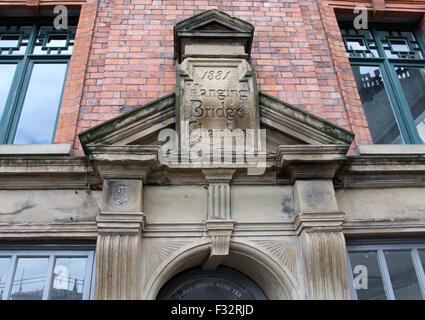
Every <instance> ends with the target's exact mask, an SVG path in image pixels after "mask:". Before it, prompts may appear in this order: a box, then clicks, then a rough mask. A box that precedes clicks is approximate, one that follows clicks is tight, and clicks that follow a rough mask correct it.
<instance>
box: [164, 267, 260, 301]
mask: <svg viewBox="0 0 425 320" xmlns="http://www.w3.org/2000/svg"><path fill="white" fill-rule="evenodd" d="M156 299H157V300H267V297H266V295H265V294H264V292H263V291H262V290H261V288H260V287H259V286H258V285H257V284H256V283H255V282H254V281H253V280H251V279H250V278H248V277H247V276H246V275H244V274H243V273H241V272H239V271H237V270H235V269H232V268H228V267H218V268H217V269H216V270H201V269H200V268H193V269H190V270H186V271H183V272H181V273H179V274H178V275H176V276H174V277H173V278H172V279H171V280H170V281H168V282H167V283H166V284H165V285H164V286H163V287H162V288H161V290H160V291H159V293H158V295H157V298H156Z"/></svg>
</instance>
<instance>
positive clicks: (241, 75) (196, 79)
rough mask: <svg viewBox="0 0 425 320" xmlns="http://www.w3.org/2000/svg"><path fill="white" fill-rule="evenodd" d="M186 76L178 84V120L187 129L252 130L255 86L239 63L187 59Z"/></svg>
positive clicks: (239, 60)
mask: <svg viewBox="0 0 425 320" xmlns="http://www.w3.org/2000/svg"><path fill="white" fill-rule="evenodd" d="M182 69H183V70H186V72H187V74H188V76H187V77H185V78H184V81H182V82H181V83H180V85H181V86H182V88H184V90H183V92H182V93H183V94H182V98H181V100H180V110H181V113H180V119H181V120H186V121H188V123H189V129H190V130H194V129H230V130H233V129H249V128H255V98H254V92H253V89H252V88H254V83H253V78H252V77H251V76H246V74H247V71H248V70H249V69H250V66H249V65H248V63H246V61H244V60H241V59H228V60H225V61H223V60H221V61H220V60H216V59H211V60H210V61H207V60H206V59H205V60H202V61H200V60H198V59H187V60H185V62H183V63H182Z"/></svg>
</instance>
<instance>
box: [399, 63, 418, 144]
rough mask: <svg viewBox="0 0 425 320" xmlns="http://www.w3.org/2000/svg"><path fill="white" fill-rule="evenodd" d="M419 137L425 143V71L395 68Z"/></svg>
mask: <svg viewBox="0 0 425 320" xmlns="http://www.w3.org/2000/svg"><path fill="white" fill-rule="evenodd" d="M395 70H396V73H397V76H398V79H399V80H400V83H401V87H402V88H403V91H404V95H405V96H406V99H407V103H408V104H409V108H410V111H411V112H412V116H413V119H414V121H415V125H416V128H417V129H418V132H419V135H420V137H421V138H422V140H423V141H424V142H425V69H424V68H415V67H396V68H395Z"/></svg>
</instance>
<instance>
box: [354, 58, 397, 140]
mask: <svg viewBox="0 0 425 320" xmlns="http://www.w3.org/2000/svg"><path fill="white" fill-rule="evenodd" d="M351 68H352V70H353V74H354V78H355V80H356V84H357V89H358V91H359V95H360V98H361V100H362V104H363V108H364V112H365V116H366V119H367V122H368V124H369V131H370V134H371V136H372V140H373V143H375V144H390V143H403V140H402V138H401V134H400V129H399V127H398V124H397V121H396V118H395V116H394V112H393V108H392V105H391V102H390V99H389V97H388V93H387V90H386V88H385V84H384V81H383V78H382V74H381V70H380V69H379V67H378V66H358V65H353V66H351Z"/></svg>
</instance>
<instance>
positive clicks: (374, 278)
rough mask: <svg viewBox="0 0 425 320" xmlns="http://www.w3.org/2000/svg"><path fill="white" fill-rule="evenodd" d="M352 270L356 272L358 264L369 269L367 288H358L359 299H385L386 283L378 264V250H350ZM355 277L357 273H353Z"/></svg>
mask: <svg viewBox="0 0 425 320" xmlns="http://www.w3.org/2000/svg"><path fill="white" fill-rule="evenodd" d="M349 256H350V263H351V269H352V270H351V272H354V270H355V268H356V266H358V265H360V266H365V267H366V269H367V276H368V277H367V289H363V288H359V289H357V290H356V293H357V297H358V299H359V300H385V299H386V295H385V290H384V284H383V282H382V278H381V273H380V271H379V265H378V254H377V252H376V251H360V252H350V253H349ZM353 277H354V278H355V277H356V274H355V273H353Z"/></svg>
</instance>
